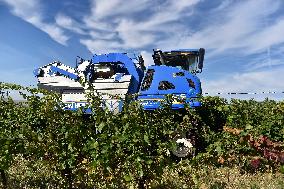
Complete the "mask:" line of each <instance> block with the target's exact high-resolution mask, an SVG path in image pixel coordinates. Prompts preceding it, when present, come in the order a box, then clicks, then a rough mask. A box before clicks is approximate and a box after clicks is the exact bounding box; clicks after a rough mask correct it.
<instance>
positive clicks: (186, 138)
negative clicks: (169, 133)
mask: <svg viewBox="0 0 284 189" xmlns="http://www.w3.org/2000/svg"><path fill="white" fill-rule="evenodd" d="M174 141H175V142H176V147H175V148H174V149H172V153H173V155H174V156H176V157H178V158H186V157H193V156H195V149H196V146H195V144H196V137H195V135H194V134H192V133H191V132H190V131H188V132H183V133H181V132H178V133H177V134H176V135H175V137H174Z"/></svg>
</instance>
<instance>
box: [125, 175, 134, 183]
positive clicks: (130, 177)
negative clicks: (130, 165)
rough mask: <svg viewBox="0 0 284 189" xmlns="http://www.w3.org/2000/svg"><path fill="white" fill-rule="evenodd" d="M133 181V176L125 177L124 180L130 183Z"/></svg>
mask: <svg viewBox="0 0 284 189" xmlns="http://www.w3.org/2000/svg"><path fill="white" fill-rule="evenodd" d="M132 179H133V177H132V176H131V175H124V180H125V181H126V182H130V181H131V180H132Z"/></svg>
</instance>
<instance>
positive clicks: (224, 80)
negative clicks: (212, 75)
mask: <svg viewBox="0 0 284 189" xmlns="http://www.w3.org/2000/svg"><path fill="white" fill-rule="evenodd" d="M283 73H284V67H281V68H278V69H270V70H266V71H253V72H245V73H230V74H226V75H225V74H223V75H222V77H221V78H218V79H213V80H210V81H206V80H205V81H204V82H202V85H203V89H204V90H203V91H204V92H211V93H216V92H224V93H226V92H263V91H275V90H276V91H281V90H283V83H282V82H279V81H284V74H283ZM275 76H277V77H275Z"/></svg>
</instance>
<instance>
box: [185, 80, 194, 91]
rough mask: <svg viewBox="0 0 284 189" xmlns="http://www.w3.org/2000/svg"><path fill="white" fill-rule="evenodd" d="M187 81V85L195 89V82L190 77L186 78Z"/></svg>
mask: <svg viewBox="0 0 284 189" xmlns="http://www.w3.org/2000/svg"><path fill="white" fill-rule="evenodd" d="M186 80H187V82H188V86H189V87H191V88H194V89H195V84H194V82H193V81H192V80H191V79H186Z"/></svg>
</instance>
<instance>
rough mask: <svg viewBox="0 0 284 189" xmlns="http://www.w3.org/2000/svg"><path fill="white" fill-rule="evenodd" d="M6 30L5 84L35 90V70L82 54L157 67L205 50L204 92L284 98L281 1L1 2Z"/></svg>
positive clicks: (0, 76)
mask: <svg viewBox="0 0 284 189" xmlns="http://www.w3.org/2000/svg"><path fill="white" fill-rule="evenodd" d="M0 28H1V29H0V57H1V59H0V65H1V69H0V81H4V82H11V83H17V84H22V85H26V86H28V85H36V82H37V81H36V79H35V78H34V77H33V74H32V72H33V69H35V68H37V67H39V66H42V65H45V64H47V63H50V62H52V61H54V60H60V61H61V62H63V63H65V64H67V65H71V66H74V65H75V57H76V56H77V55H79V56H82V57H84V58H86V59H89V58H91V56H92V53H108V52H132V51H135V52H140V53H142V55H143V56H144V59H145V61H146V64H147V65H150V64H152V63H153V61H152V59H151V53H152V49H153V48H160V49H162V50H171V49H181V48H200V47H203V48H205V49H206V55H205V67H204V70H203V72H202V73H201V74H200V75H199V76H200V78H201V81H202V85H203V91H204V92H211V93H215V92H261V91H284V74H283V73H284V37H283V36H284V1H282V0H273V1H271V0H235V1H234V0H222V1H221V0H214V1H212V0H179V1H174V0H155V1H151V0H131V1H123V0H108V1H103V0H84V1H83V0H72V1H71V0H61V1H57V0H48V1H44V0H0ZM249 97H251V96H246V98H249ZM260 97H264V96H263V95H262V96H260ZM270 97H272V98H278V99H279V98H280V99H281V98H282V99H283V98H284V95H283V94H278V95H274V96H273V95H271V96H270Z"/></svg>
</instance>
